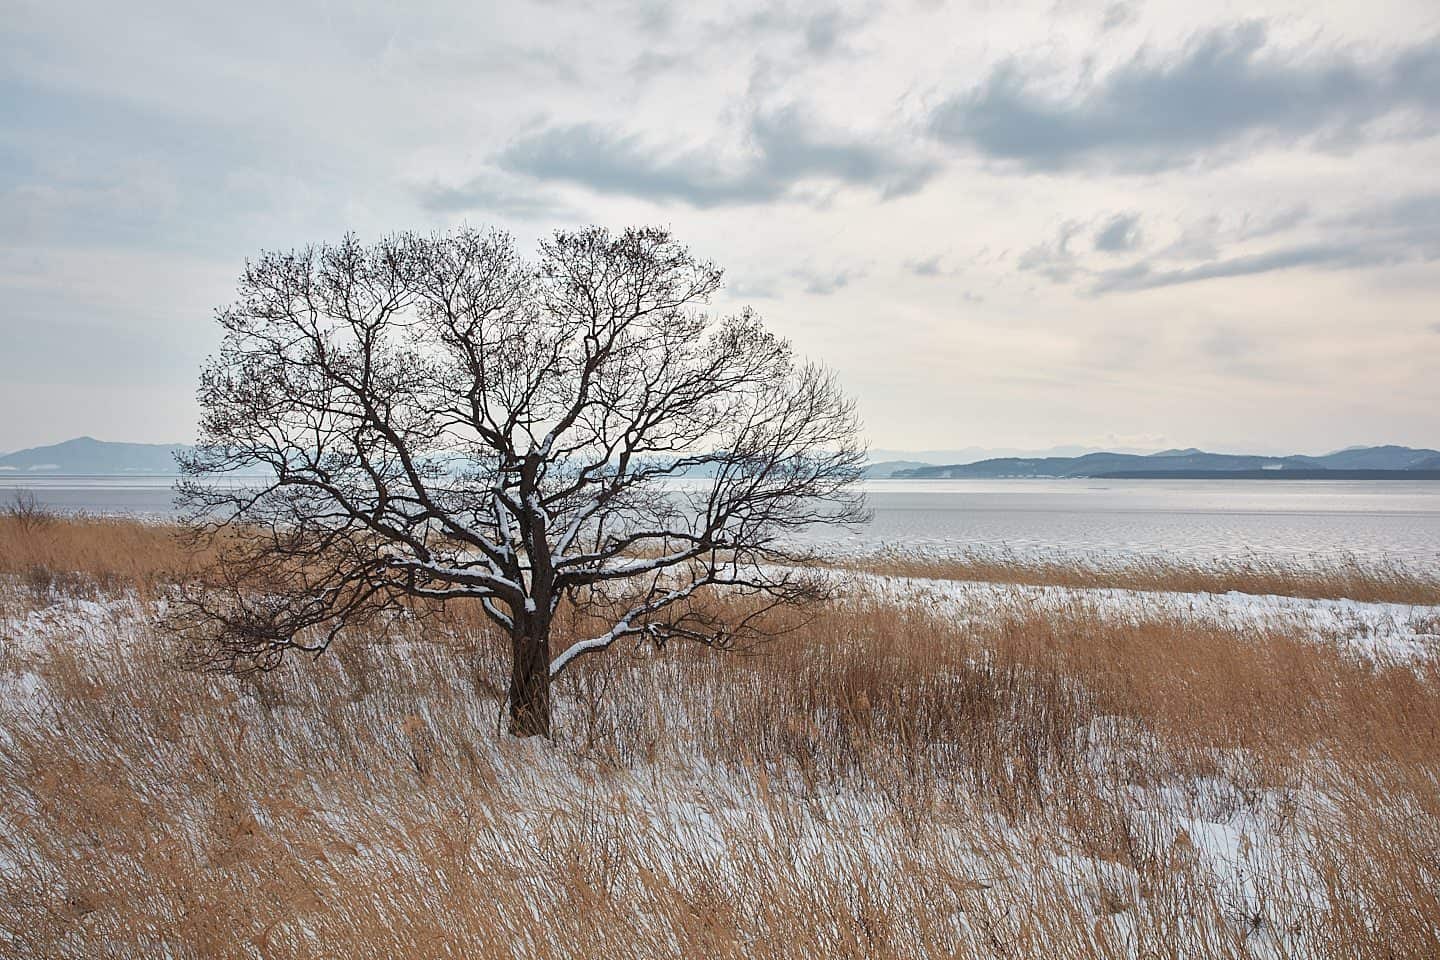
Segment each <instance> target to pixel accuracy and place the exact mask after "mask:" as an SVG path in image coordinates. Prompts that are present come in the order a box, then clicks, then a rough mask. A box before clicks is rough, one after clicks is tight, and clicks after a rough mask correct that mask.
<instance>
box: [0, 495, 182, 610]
mask: <svg viewBox="0 0 1440 960" xmlns="http://www.w3.org/2000/svg"><path fill="white" fill-rule="evenodd" d="M203 559H204V558H203V557H201V556H198V555H197V554H196V553H195V552H194V551H192V550H191V549H190V548H189V547H187V546H186V545H185V544H184V543H183V542H182V540H181V538H180V528H179V527H177V526H174V525H173V524H163V523H140V522H137V521H134V520H126V519H122V518H111V517H86V516H63V517H62V516H59V515H54V514H48V513H45V512H43V511H40V512H36V513H18V512H16V511H14V510H13V509H12V510H9V511H4V512H0V575H9V576H10V577H11V578H19V579H20V580H22V581H24V582H25V583H27V584H28V585H30V586H31V587H32V588H33V589H34V591H35V592H36V593H37V594H40V595H43V594H45V593H47V592H49V591H51V590H59V591H61V592H66V593H70V594H74V593H76V592H83V591H86V590H95V589H99V590H102V591H107V592H114V591H115V590H117V589H125V588H129V589H137V588H138V589H140V590H142V591H144V592H145V594H146V595H149V594H150V593H151V592H152V591H153V590H154V588H155V587H156V586H157V585H158V584H163V583H165V582H167V581H173V580H174V579H176V578H178V577H183V576H184V575H185V573H186V572H187V571H191V570H194V569H195V568H196V565H197V564H198V563H199V562H200V561H202V560H203Z"/></svg>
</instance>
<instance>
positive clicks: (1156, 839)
mask: <svg viewBox="0 0 1440 960" xmlns="http://www.w3.org/2000/svg"><path fill="white" fill-rule="evenodd" d="M829 575H833V576H835V577H840V578H845V579H846V581H847V583H848V584H849V585H850V586H851V587H852V588H853V590H854V592H855V595H856V596H858V597H870V598H874V599H875V600H877V601H880V602H887V601H896V602H911V603H920V604H922V605H924V606H926V607H927V608H929V609H931V610H932V611H933V612H936V613H938V614H940V615H942V616H946V617H950V618H954V619H955V620H957V621H961V622H964V621H967V620H972V619H973V620H978V619H980V618H984V617H987V616H994V615H995V613H996V612H997V610H1003V609H1005V608H1016V609H1020V610H1029V611H1041V612H1043V611H1045V610H1047V609H1048V610H1054V611H1057V612H1061V611H1067V612H1074V611H1075V610H1076V608H1077V607H1079V608H1081V609H1083V610H1086V611H1093V612H1095V613H1098V614H1101V615H1103V616H1104V617H1106V618H1119V619H1127V618H1146V619H1154V618H1168V617H1174V618H1195V619H1201V620H1206V621H1212V622H1217V623H1222V624H1226V625H1230V626H1234V627H1236V628H1239V629H1251V628H1253V629H1256V630H1261V629H1276V628H1278V629H1284V630H1287V631H1294V632H1297V633H1300V634H1302V635H1305V636H1308V637H1310V638H1312V639H1313V640H1314V642H1316V643H1319V644H1335V645H1339V646H1340V647H1342V648H1343V649H1345V650H1348V651H1351V652H1353V653H1355V654H1357V655H1361V656H1366V657H1372V658H1376V659H1378V660H1384V661H1386V662H1408V663H1418V662H1419V661H1421V660H1423V659H1425V658H1431V657H1435V656H1437V655H1440V607H1419V606H1406V605H1398V604H1377V603H1358V602H1354V601H1348V600H1307V599H1296V598H1290V597H1272V596H1252V595H1246V594H1239V593H1228V594H1185V593H1153V592H1137V591H1130V590H1114V589H1075V588H1062V587H1036V586H1015V585H999V584H992V583H978V582H958V581H948V580H932V579H921V578H901V577H884V576H876V575H870V574H857V573H846V572H838V571H837V572H834V573H833V574H829ZM0 589H10V588H9V587H4V586H0ZM32 599H33V598H29V597H28V596H25V595H23V594H20V593H19V592H16V593H13V594H11V602H9V603H7V604H5V605H4V607H3V609H6V610H7V611H8V614H7V615H5V616H3V617H0V746H3V745H5V743H6V740H7V738H8V735H7V734H6V733H5V727H6V723H5V722H4V717H5V716H6V714H11V715H14V713H13V712H15V711H25V710H27V709H30V708H33V707H36V706H40V705H42V704H43V703H44V702H45V700H46V699H47V697H46V679H45V670H46V668H45V665H44V663H43V658H44V655H45V652H46V651H47V650H50V651H53V650H56V649H60V648H62V647H63V646H64V645H65V644H89V643H94V644H97V645H104V646H106V647H109V648H112V649H113V648H114V647H115V646H116V645H120V646H122V647H123V646H124V645H127V644H139V643H144V642H146V641H147V640H149V639H151V638H152V637H153V633H152V628H151V626H150V624H151V623H152V621H153V617H154V615H155V613H156V610H155V608H154V606H153V605H151V604H148V603H145V602H142V601H140V600H138V599H137V598H136V597H134V596H133V595H122V596H118V597H97V598H93V599H84V598H77V597H63V596H55V597H51V598H49V602H47V603H44V604H41V605H37V604H35V603H33V602H32ZM653 669H654V670H657V671H663V670H667V669H670V664H669V663H668V662H666V661H663V660H661V661H657V662H656V663H655V664H653ZM700 706H703V704H701V705H700ZM563 709H566V708H565V707H562V710H563ZM686 709H689V707H685V706H683V705H681V704H676V705H675V709H674V711H673V713H672V718H673V720H672V722H673V723H675V724H676V725H683V724H684V723H686V722H687V719H686V713H685V710H686ZM416 717H417V718H418V719H417V720H416V721H415V723H416V725H417V727H428V726H429V725H431V724H433V723H434V721H433V720H432V719H431V717H430V714H429V712H428V708H427V707H426V706H425V705H424V704H421V705H420V706H418V707H417V711H416ZM1073 737H1074V741H1075V745H1076V749H1077V753H1078V755H1079V756H1080V757H1082V758H1083V762H1084V763H1085V764H1086V765H1087V766H1088V767H1089V769H1090V770H1091V771H1092V772H1093V774H1094V775H1095V777H1096V781H1097V783H1100V784H1103V786H1101V787H1099V788H1098V789H1099V790H1100V794H1099V798H1100V800H1101V801H1102V802H1103V803H1104V804H1105V805H1108V806H1109V807H1110V808H1112V809H1113V810H1114V811H1115V812H1116V813H1115V815H1116V816H1119V817H1123V818H1125V819H1126V821H1127V823H1128V827H1127V829H1128V830H1129V831H1131V833H1132V834H1133V836H1134V837H1135V838H1136V840H1135V842H1136V843H1137V844H1138V845H1139V847H1140V848H1142V849H1143V850H1144V851H1147V852H1148V854H1147V855H1154V856H1162V855H1163V856H1166V857H1173V858H1175V860H1176V862H1177V863H1183V864H1184V865H1185V866H1184V869H1185V870H1188V871H1191V873H1190V874H1189V875H1191V876H1199V877H1202V878H1203V881H1202V882H1203V890H1202V891H1201V894H1200V895H1201V896H1204V897H1206V898H1208V899H1209V900H1210V901H1212V902H1214V903H1216V904H1219V905H1220V906H1221V908H1222V912H1223V914H1224V916H1225V917H1226V918H1227V923H1228V924H1229V925H1230V932H1231V933H1232V934H1233V935H1235V936H1237V937H1240V938H1242V939H1243V940H1244V942H1245V954H1246V955H1249V956H1256V957H1277V958H1278V957H1287V956H1298V955H1312V954H1311V953H1309V952H1307V949H1306V945H1305V942H1304V934H1303V925H1295V924H1290V925H1287V923H1286V922H1282V921H1283V919H1284V918H1287V917H1288V918H1291V919H1292V920H1293V919H1294V918H1303V917H1304V916H1305V915H1307V914H1308V913H1313V912H1316V911H1323V909H1325V899H1326V890H1325V886H1324V883H1323V882H1322V880H1321V878H1319V877H1317V876H1316V875H1315V873H1314V870H1313V867H1311V866H1310V865H1308V862H1307V860H1306V858H1305V856H1304V851H1305V850H1306V849H1307V848H1308V847H1310V846H1311V845H1314V844H1316V843H1318V842H1321V841H1322V840H1323V838H1325V837H1326V835H1327V831H1328V830H1329V829H1330V827H1329V821H1328V817H1329V816H1330V813H1331V806H1332V802H1331V800H1330V798H1329V796H1328V795H1327V788H1326V786H1325V783H1324V776H1323V773H1321V774H1319V775H1317V776H1316V777H1314V778H1313V779H1312V778H1310V777H1308V776H1307V777H1305V778H1302V779H1301V780H1299V781H1297V782H1296V783H1295V784H1293V786H1286V787H1283V788H1277V787H1275V786H1273V785H1270V786H1265V787H1259V788H1257V787H1256V786H1255V785H1254V784H1253V783H1252V779H1253V768H1254V763H1255V761H1254V760H1253V759H1252V758H1250V757H1248V756H1247V755H1246V753H1245V751H1243V750H1228V751H1216V753H1215V755H1214V757H1213V758H1212V760H1213V764H1214V768H1215V772H1214V773H1211V774H1207V775H1205V776H1191V777H1171V778H1169V779H1164V778H1162V779H1160V780H1158V781H1157V780H1153V779H1149V780H1145V781H1143V782H1142V781H1139V780H1136V779H1134V778H1133V777H1132V776H1131V775H1130V773H1129V772H1128V770H1129V769H1130V768H1131V767H1133V766H1134V765H1135V764H1136V762H1137V758H1139V759H1141V760H1143V758H1145V757H1146V756H1148V755H1150V754H1154V753H1157V752H1161V751H1163V750H1164V749H1165V747H1164V746H1163V745H1162V744H1160V743H1159V742H1158V741H1156V740H1155V738H1154V737H1152V736H1151V735H1150V734H1149V733H1147V732H1146V730H1145V729H1144V728H1143V727H1142V726H1141V725H1140V724H1138V723H1137V722H1136V721H1134V720H1131V719H1127V718H1121V717H1110V716H1104V717H1098V718H1095V719H1094V720H1092V721H1091V722H1090V723H1089V724H1088V725H1086V726H1083V727H1080V728H1078V729H1076V730H1074V731H1073ZM477 749H480V750H482V751H487V752H488V753H487V755H488V756H491V758H492V761H493V765H494V768H495V769H497V770H507V771H509V772H508V773H507V774H506V775H505V776H503V777H501V778H500V780H499V781H497V783H496V785H495V786H494V787H493V789H494V790H495V791H496V794H495V796H494V797H493V798H492V800H491V802H492V803H494V804H495V805H496V806H497V808H498V807H501V806H503V807H504V808H505V809H507V810H509V811H511V812H510V813H509V814H507V816H506V817H505V818H504V819H503V820H502V821H499V822H497V824H496V825H495V826H494V827H493V828H492V829H491V831H490V833H489V835H488V838H487V840H486V841H485V842H486V843H488V844H491V845H493V846H494V847H495V850H497V851H499V855H501V856H504V855H510V856H513V857H515V858H516V860H517V862H518V861H523V860H524V858H525V857H527V856H530V855H531V852H532V851H533V850H535V849H538V848H543V847H544V846H545V845H546V844H549V843H552V842H556V839H555V838H556V837H557V835H561V834H565V832H566V831H572V832H574V831H581V830H583V835H584V837H585V838H586V841H585V842H586V844H588V845H589V846H588V847H587V849H589V850H590V851H591V853H592V855H593V856H594V857H595V858H596V859H597V861H598V860H602V859H604V858H607V857H612V856H613V858H614V860H615V862H616V863H617V864H620V865H621V866H619V867H616V868H615V869H616V874H615V876H616V879H615V880H614V881H613V882H614V883H616V884H618V885H620V886H622V887H623V885H624V884H626V883H628V882H632V880H633V877H635V876H639V875H640V874H639V873H638V872H636V871H648V872H649V873H650V874H653V875H656V876H664V877H667V878H669V879H670V881H671V882H673V883H674V884H675V885H676V886H677V888H684V887H685V885H686V883H688V882H689V881H688V880H687V878H693V877H707V878H711V879H713V880H714V882H715V883H717V884H718V886H717V889H720V890H725V889H726V884H727V883H728V882H730V881H729V880H727V878H733V877H742V876H745V875H746V871H751V870H754V869H755V866H754V864H755V862H756V861H755V858H756V857H757V856H762V855H763V858H764V862H765V863H766V864H768V865H769V866H767V869H779V867H778V866H776V865H783V868H784V869H785V870H786V871H788V875H787V877H786V882H789V883H793V884H796V885H802V886H803V885H814V886H816V887H821V886H825V885H830V886H836V885H841V884H845V883H849V882H854V881H855V880H856V878H863V879H864V882H865V883H866V884H868V885H869V887H868V889H869V890H870V891H871V892H872V893H873V894H874V895H876V896H883V895H884V893H885V892H886V887H887V885H896V884H904V883H907V882H908V880H907V879H905V876H904V875H903V874H902V873H901V872H898V871H897V870H896V866H895V865H896V864H899V863H907V864H909V869H911V870H921V871H923V870H925V869H930V868H934V869H937V870H938V869H942V868H943V869H944V870H948V871H950V872H952V873H954V874H958V875H963V876H965V877H968V878H971V879H972V880H973V883H974V892H975V894H974V895H975V896H977V897H981V896H983V897H988V898H991V900H992V901H995V902H1004V901H1005V900H1006V899H1007V898H1008V899H1010V900H1012V901H1014V902H1017V903H1027V904H1030V907H1029V909H1032V910H1035V909H1043V908H1047V907H1046V904H1047V903H1048V901H1045V900H1044V897H1046V896H1052V895H1053V892H1054V891H1055V890H1056V889H1057V884H1058V889H1060V890H1061V891H1062V892H1063V893H1064V895H1065V897H1066V898H1067V899H1068V906H1067V907H1066V908H1065V909H1067V910H1070V911H1072V912H1073V917H1075V918H1083V922H1085V923H1087V924H1094V925H1095V926H1096V927H1097V929H1098V928H1099V927H1101V926H1103V927H1104V928H1105V930H1106V931H1108V933H1107V934H1106V936H1107V937H1110V938H1112V939H1111V940H1110V941H1107V942H1112V941H1113V942H1118V943H1128V942H1129V940H1128V933H1127V931H1129V930H1130V929H1131V928H1132V927H1134V926H1135V925H1136V924H1137V923H1138V920H1137V916H1138V914H1139V912H1140V911H1142V910H1146V909H1155V908H1154V907H1153V906H1146V905H1145V904H1146V899H1147V898H1148V897H1154V896H1155V895H1156V894H1155V891H1154V890H1153V889H1151V890H1147V889H1145V884H1146V882H1147V881H1146V879H1145V877H1144V875H1142V872H1141V871H1140V869H1139V868H1138V867H1136V866H1134V865H1132V864H1128V863H1125V862H1123V859H1117V858H1114V857H1110V856H1106V855H1103V854H1101V853H1097V852H1094V851H1087V850H1085V849H1084V847H1083V844H1080V843H1078V842H1076V840H1075V838H1073V837H1070V836H1067V834H1066V832H1065V830H1064V828H1063V827H1062V826H1060V825H1058V824H1054V823H1048V822H1035V821H1031V822H1015V821H1011V820H1007V818H1005V817H1003V816H1001V815H999V814H998V813H997V812H995V811H994V810H993V809H989V808H987V807H986V805H985V801H984V799H983V798H976V799H975V800H974V801H973V803H974V806H973V808H972V809H968V810H965V811H963V812H959V813H955V814H954V815H952V816H951V817H949V818H948V819H947V820H946V821H945V822H944V823H939V824H931V825H927V826H926V827H924V831H925V834H924V835H925V837H926V840H925V844H924V845H923V846H916V845H915V841H914V833H913V831H914V830H915V829H916V828H915V826H914V825H913V824H907V823H906V822H905V821H904V819H903V817H897V811H896V806H895V804H894V802H893V801H892V800H889V799H886V798H884V797H882V796H879V795H876V794H874V793H868V792H865V791H863V790H851V789H847V788H844V787H836V786H833V785H832V786H828V787H826V786H820V787H817V786H814V785H807V784H804V783H802V782H796V783H791V784H770V785H768V786H763V785H757V783H756V782H754V781H752V780H750V779H747V778H745V777H741V776H737V774H736V771H735V770H734V769H725V768H719V767H716V766H714V765H712V764H709V763H707V762H705V761H704V759H703V758H702V757H700V756H698V755H697V756H693V757H688V756H686V757H679V758H676V757H672V758H670V760H669V764H668V765H667V766H665V767H664V768H661V767H655V768H649V767H642V768H639V769H629V770H615V771H610V772H607V773H606V774H605V775H604V776H603V777H596V776H592V775H589V774H586V775H579V774H577V769H576V767H575V765H574V764H573V762H572V760H571V758H570V757H569V756H568V755H567V754H565V753H564V752H562V751H559V750H552V749H549V748H545V747H543V746H541V745H538V744H534V743H515V742H510V741H506V740H503V739H497V741H496V742H493V743H486V742H485V741H484V740H483V739H482V742H481V743H480V744H479V746H478V747H477ZM517 752H519V753H523V754H524V756H518V755H517ZM517 761H523V762H517ZM1150 769H1155V770H1164V769H1167V765H1166V763H1164V762H1163V761H1157V762H1156V763H1155V764H1154V765H1153V766H1152V767H1150ZM1317 769H1318V768H1317ZM777 789H780V790H782V791H790V793H788V794H786V797H787V799H783V800H780V801H777V800H775V799H774V798H773V796H772V794H773V792H774V791H775V790H777ZM536 797H542V798H544V804H543V805H540V806H537V805H536V804H535V803H534V802H533V798H536ZM557 811H570V812H567V813H565V814H558V813H557ZM573 811H581V813H573ZM377 815H380V814H379V813H377V811H375V810H371V809H368V808H364V809H358V808H357V809H352V808H348V807H344V806H341V805H337V806H335V807H334V808H333V809H321V808H317V811H316V816H317V817H319V818H320V819H321V820H322V821H323V822H324V823H325V824H326V827H327V829H329V830H331V831H333V832H334V835H335V836H338V837H342V838H343V837H349V838H352V839H353V840H354V842H355V845H356V846H357V848H359V849H360V851H361V854H360V856H361V857H362V858H363V857H367V856H368V857H372V858H374V859H375V861H376V862H377V863H378V862H382V861H383V862H384V863H385V864H386V869H388V870H395V871H401V872H405V873H413V874H415V876H416V880H417V882H420V880H421V877H420V875H421V874H422V873H423V870H424V864H423V863H422V862H420V861H419V860H416V861H415V862H414V863H409V862H408V861H407V860H406V859H405V856H404V852H403V851H396V850H383V851H382V850H380V849H379V848H378V847H376V848H374V849H373V850H367V848H366V841H365V840H364V839H363V838H367V837H371V836H372V835H373V834H374V819H373V818H374V817H376V816H377ZM566 816H573V817H575V818H576V819H575V822H574V823H571V822H569V821H566V820H565V819H564V817H566ZM582 820H583V823H582V822H581V821H582ZM612 844H613V845H614V846H615V849H613V850H610V849H608V845H612ZM917 858H921V859H917ZM4 869H8V868H6V867H5V866H4V865H3V863H0V870H4ZM607 869H609V868H608V867H607ZM627 878H630V879H627ZM1041 890H1047V891H1051V893H1048V894H1044V895H1041V894H1040V893H1037V891H1041ZM754 894H755V891H749V892H746V891H744V890H738V891H737V892H735V894H734V895H735V896H737V897H738V898H741V899H742V900H743V898H744V897H745V896H751V895H754ZM935 910H936V911H938V912H941V913H943V914H944V916H943V917H942V922H943V923H945V924H948V925H951V926H953V928H954V929H955V930H956V931H957V936H961V937H967V938H973V939H974V940H975V942H977V943H983V942H984V937H985V936H986V934H985V932H984V931H980V930H977V929H975V928H974V927H973V924H974V923H975V922H976V918H977V917H980V916H983V914H981V913H980V912H978V911H975V910H971V909H967V908H966V907H965V905H964V903H963V902H962V901H961V900H959V899H950V900H945V901H943V902H937V903H936V905H935ZM1020 913H1021V914H1022V915H1023V913H1024V911H1020ZM1077 922H1079V921H1077ZM1149 922H1150V923H1151V924H1152V927H1153V922H1154V921H1153V920H1151V921H1149ZM1296 923H1297V924H1298V921H1296ZM1297 930H1300V931H1302V932H1301V933H1297V932H1296V931H1297ZM1297 938H1299V939H1297ZM1118 955H1122V956H1123V955H1130V956H1140V955H1142V954H1141V952H1140V951H1139V949H1138V948H1134V947H1131V948H1129V949H1128V950H1125V951H1123V952H1122V953H1120V954H1118Z"/></svg>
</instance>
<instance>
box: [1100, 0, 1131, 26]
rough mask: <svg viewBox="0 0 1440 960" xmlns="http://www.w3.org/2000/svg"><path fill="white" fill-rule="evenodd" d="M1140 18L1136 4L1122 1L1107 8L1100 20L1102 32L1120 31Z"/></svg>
mask: <svg viewBox="0 0 1440 960" xmlns="http://www.w3.org/2000/svg"><path fill="white" fill-rule="evenodd" d="M1139 18H1140V13H1139V11H1138V10H1137V9H1136V4H1134V3H1128V2H1125V0H1121V2H1119V3H1112V4H1110V6H1108V7H1106V8H1105V13H1104V14H1103V15H1102V16H1101V19H1100V29H1101V30H1102V31H1110V30H1118V29H1119V28H1120V27H1124V26H1128V25H1130V24H1132V23H1134V22H1135V21H1136V20H1138V19H1139Z"/></svg>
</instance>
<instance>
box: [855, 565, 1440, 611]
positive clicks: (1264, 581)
mask: <svg viewBox="0 0 1440 960" xmlns="http://www.w3.org/2000/svg"><path fill="white" fill-rule="evenodd" d="M836 566H839V567H841V568H843V569H849V570H859V571H864V572H867V573H878V574H882V575H887V576H897V577H925V578H929V579H935V580H971V581H977V582H981V583H1007V584H1016V585H1026V586H1053V587H1071V588H1081V589H1084V588H1097V587H1098V588H1112V589H1119V590H1143V591H1146V592H1175V593H1229V592H1231V591H1234V592H1237V593H1248V594H1259V595H1270V596H1279V597H1303V598H1308V599H1314V600H1328V599H1343V598H1348V599H1351V600H1360V601H1364V602H1367V603H1410V604H1422V605H1427V606H1433V605H1440V574H1436V573H1434V572H1431V571H1426V570H1422V569H1418V568H1415V567H1412V566H1406V565H1404V564H1400V563H1395V562H1385V561H1362V560H1361V559H1360V558H1358V557H1355V556H1336V557H1328V558H1325V557H1317V558H1316V559H1314V560H1313V561H1312V562H1309V563H1306V564H1304V565H1299V564H1292V563H1286V562H1284V561H1281V560H1277V559H1265V558H1261V557H1251V558H1248V559H1242V560H1226V561H1217V562H1214V563H1207V564H1200V563H1193V562H1185V561H1166V560H1163V559H1160V558H1145V559H1138V560H1127V561H1116V562H1104V563H1102V562H1091V563H1086V562H1082V561H1077V560H1064V561H1047V560H1043V559H1035V558H1022V557H1018V556H1014V555H1010V554H993V553H970V554H963V555H959V556H944V557H926V556H912V555H907V554H903V553H897V552H888V553H883V554H877V555H873V556H862V557H855V558H852V559H849V560H844V561H840V562H838V563H837V564H836Z"/></svg>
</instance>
